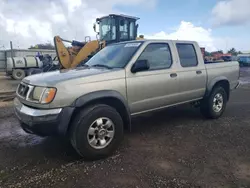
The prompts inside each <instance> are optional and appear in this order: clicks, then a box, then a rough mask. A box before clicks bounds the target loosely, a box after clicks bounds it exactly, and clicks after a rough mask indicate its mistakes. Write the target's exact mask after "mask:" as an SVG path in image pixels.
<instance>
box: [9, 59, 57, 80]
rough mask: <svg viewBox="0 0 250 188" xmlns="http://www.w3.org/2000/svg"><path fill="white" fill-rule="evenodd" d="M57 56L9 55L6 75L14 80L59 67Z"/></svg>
mask: <svg viewBox="0 0 250 188" xmlns="http://www.w3.org/2000/svg"><path fill="white" fill-rule="evenodd" d="M59 67H60V66H59V62H58V59H57V57H54V59H52V57H51V56H50V55H48V54H44V55H39V56H33V57H32V56H31V57H13V58H12V57H9V58H7V64H6V75H7V76H11V77H12V78H13V79H15V80H22V79H23V78H24V77H25V76H28V75H31V74H37V73H41V72H47V71H52V70H58V69H59Z"/></svg>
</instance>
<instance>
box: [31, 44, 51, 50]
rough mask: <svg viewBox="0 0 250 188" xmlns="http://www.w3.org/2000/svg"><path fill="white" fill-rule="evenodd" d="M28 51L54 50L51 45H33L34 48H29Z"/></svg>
mask: <svg viewBox="0 0 250 188" xmlns="http://www.w3.org/2000/svg"><path fill="white" fill-rule="evenodd" d="M29 49H46V50H55V46H53V45H52V44H51V43H45V44H36V45H34V46H30V47H29Z"/></svg>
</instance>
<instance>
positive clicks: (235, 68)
mask: <svg viewBox="0 0 250 188" xmlns="http://www.w3.org/2000/svg"><path fill="white" fill-rule="evenodd" d="M238 79H239V64H238V62H234V61H230V62H225V63H223V62H222V63H213V64H204V60H203V57H202V53H201V50H200V48H199V46H198V44H197V43H196V42H192V41H178V40H177V41H169V40H141V41H131V42H122V43H117V44H112V45H109V46H107V47H105V48H104V49H102V50H101V51H99V52H98V53H97V54H96V55H95V56H94V57H92V58H91V59H90V60H89V61H88V62H87V63H86V64H85V65H84V66H83V67H81V68H76V69H67V70H61V71H53V72H49V73H42V74H38V75H33V76H29V77H26V78H24V79H23V81H22V82H21V84H20V85H19V86H18V88H17V97H16V98H15V100H14V104H15V112H16V115H17V117H18V118H19V120H20V121H21V126H22V128H23V129H24V130H25V131H26V132H29V133H34V134H37V135H41V136H49V135H64V136H66V135H68V136H69V138H70V140H71V143H72V145H73V147H74V148H75V150H76V151H77V152H78V153H79V154H80V155H81V156H83V157H85V158H88V159H98V158H102V157H107V156H108V155H110V154H111V153H112V152H113V151H114V150H115V149H116V148H117V147H118V146H119V144H120V142H121V141H122V138H123V130H124V128H129V129H130V128H131V123H130V122H131V118H132V117H133V116H136V115H139V114H142V113H146V112H150V111H156V110H159V109H163V108H167V107H170V106H174V105H179V104H184V103H196V104H199V106H200V109H201V113H202V114H203V115H204V116H205V117H207V118H219V117H220V116H221V115H222V114H223V112H224V110H225V108H226V104H227V102H228V100H229V98H230V91H231V90H232V89H235V88H237V86H238V85H239V80H238Z"/></svg>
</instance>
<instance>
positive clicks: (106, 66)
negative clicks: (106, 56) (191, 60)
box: [92, 64, 112, 69]
mask: <svg viewBox="0 0 250 188" xmlns="http://www.w3.org/2000/svg"><path fill="white" fill-rule="evenodd" d="M92 67H104V68H107V69H112V67H110V66H108V65H103V64H95V65H92Z"/></svg>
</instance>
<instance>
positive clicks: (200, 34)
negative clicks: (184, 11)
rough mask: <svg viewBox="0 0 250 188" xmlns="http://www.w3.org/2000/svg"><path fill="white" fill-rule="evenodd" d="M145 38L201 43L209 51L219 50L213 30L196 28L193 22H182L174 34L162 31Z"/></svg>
mask: <svg viewBox="0 0 250 188" xmlns="http://www.w3.org/2000/svg"><path fill="white" fill-rule="evenodd" d="M145 38H150V39H172V40H193V41H197V42H199V45H200V46H203V47H206V49H207V50H209V51H213V50H217V48H216V45H215V41H214V39H213V37H212V30H211V29H205V28H203V27H199V26H195V25H193V24H192V23H191V22H186V21H181V23H180V25H179V26H178V27H177V28H176V30H175V31H174V32H172V33H166V32H164V31H161V32H159V33H155V34H152V35H145Z"/></svg>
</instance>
